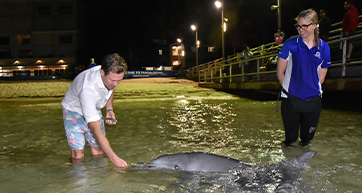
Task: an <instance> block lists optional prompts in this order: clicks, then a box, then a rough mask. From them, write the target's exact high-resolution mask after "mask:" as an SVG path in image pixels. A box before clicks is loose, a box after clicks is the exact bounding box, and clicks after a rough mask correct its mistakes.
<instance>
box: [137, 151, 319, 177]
mask: <svg viewBox="0 0 362 193" xmlns="http://www.w3.org/2000/svg"><path fill="white" fill-rule="evenodd" d="M315 154H316V152H314V151H309V152H306V153H304V154H302V155H299V156H297V157H295V158H293V161H294V162H295V163H300V164H299V165H303V164H305V163H307V162H308V161H309V160H310V159H311V158H312V157H313V156H314V155H315ZM240 165H243V166H246V165H248V164H245V163H243V162H240V161H239V160H236V159H233V158H229V157H224V156H220V155H215V154H209V153H204V152H187V153H177V154H167V155H162V156H159V157H157V158H156V159H154V160H152V161H151V162H149V163H137V164H135V166H147V167H152V168H164V169H170V170H179V171H190V172H227V171H229V170H231V169H233V168H234V167H236V166H240ZM250 165H251V164H250ZM299 165H298V164H295V166H299Z"/></svg>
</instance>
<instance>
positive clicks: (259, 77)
mask: <svg viewBox="0 0 362 193" xmlns="http://www.w3.org/2000/svg"><path fill="white" fill-rule="evenodd" d="M360 18H361V16H360ZM340 26H341V22H338V23H335V24H333V25H332V30H331V31H330V39H329V41H328V42H327V43H328V44H329V46H330V48H331V55H332V67H331V68H329V69H332V70H329V71H330V72H331V73H329V74H330V75H327V76H330V78H341V77H345V76H359V77H361V76H362V70H360V71H358V72H357V71H356V70H354V68H355V67H356V65H358V66H361V65H360V64H362V59H361V58H356V59H355V60H353V61H347V59H346V52H347V46H346V41H347V40H353V42H354V51H353V52H361V51H362V49H361V46H362V30H361V27H362V22H361V23H360V28H359V29H358V30H357V34H356V35H354V36H351V37H346V38H343V36H342V29H341V28H340ZM334 28H335V29H334ZM281 47H282V44H281V45H275V43H274V42H272V43H269V44H265V45H261V46H259V47H256V48H252V49H250V50H244V51H243V52H241V53H237V54H235V55H231V56H228V57H227V59H225V60H223V59H222V58H221V59H216V60H213V61H210V62H207V63H203V64H200V65H199V66H198V67H197V66H195V67H193V68H191V69H188V76H189V77H190V78H193V79H195V80H198V81H199V82H200V83H202V82H203V83H227V82H230V83H231V82H246V81H248V82H249V81H274V80H277V77H276V68H277V54H278V52H279V50H280V48H281ZM360 57H361V56H360ZM348 68H350V72H351V73H346V71H347V69H348ZM356 73H357V74H356ZM358 73H359V74H358Z"/></svg>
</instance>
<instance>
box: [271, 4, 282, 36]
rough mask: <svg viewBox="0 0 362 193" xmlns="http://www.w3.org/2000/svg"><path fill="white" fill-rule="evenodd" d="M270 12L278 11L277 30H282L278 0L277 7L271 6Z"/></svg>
mask: <svg viewBox="0 0 362 193" xmlns="http://www.w3.org/2000/svg"><path fill="white" fill-rule="evenodd" d="M270 9H271V10H276V9H278V29H279V30H282V21H281V10H280V0H278V5H272V6H271V7H270Z"/></svg>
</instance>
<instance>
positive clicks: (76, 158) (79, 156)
mask: <svg viewBox="0 0 362 193" xmlns="http://www.w3.org/2000/svg"><path fill="white" fill-rule="evenodd" d="M83 159H84V149H79V150H75V149H72V163H73V164H77V163H81V162H82V161H83Z"/></svg>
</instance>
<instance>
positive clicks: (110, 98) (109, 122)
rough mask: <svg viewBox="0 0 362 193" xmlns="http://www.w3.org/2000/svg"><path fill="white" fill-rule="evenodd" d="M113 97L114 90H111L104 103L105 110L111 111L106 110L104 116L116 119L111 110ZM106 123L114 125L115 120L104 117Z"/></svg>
mask: <svg viewBox="0 0 362 193" xmlns="http://www.w3.org/2000/svg"><path fill="white" fill-rule="evenodd" d="M113 97H114V91H113V92H112V95H111V96H110V97H109V99H108V101H107V103H106V110H111V109H112V111H108V112H106V118H111V119H116V115H115V114H114V112H113ZM106 123H107V124H108V125H115V124H116V123H117V122H114V121H111V120H109V119H106Z"/></svg>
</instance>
